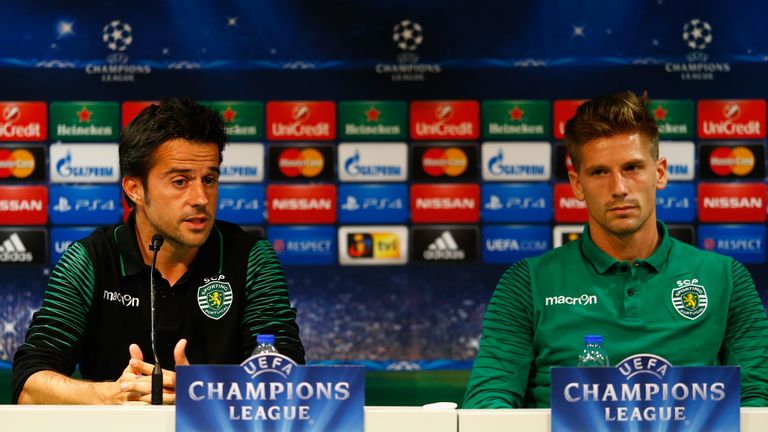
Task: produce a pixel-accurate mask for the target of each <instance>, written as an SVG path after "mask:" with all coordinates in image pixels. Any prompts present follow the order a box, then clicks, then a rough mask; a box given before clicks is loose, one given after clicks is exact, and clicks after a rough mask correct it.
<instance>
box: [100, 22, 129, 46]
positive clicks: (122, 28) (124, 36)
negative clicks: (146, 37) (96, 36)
mask: <svg viewBox="0 0 768 432" xmlns="http://www.w3.org/2000/svg"><path fill="white" fill-rule="evenodd" d="M101 40H102V41H104V43H105V44H107V48H109V49H111V50H112V51H125V50H126V48H128V46H130V45H131V42H133V35H132V34H131V25H130V24H128V23H124V22H122V21H120V20H113V21H112V22H110V23H109V24H107V25H105V26H104V29H103V30H102V36H101Z"/></svg>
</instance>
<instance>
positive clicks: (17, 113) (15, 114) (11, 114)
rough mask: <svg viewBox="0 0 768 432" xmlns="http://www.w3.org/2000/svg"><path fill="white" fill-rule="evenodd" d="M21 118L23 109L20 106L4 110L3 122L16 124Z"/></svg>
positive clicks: (12, 106) (9, 106) (11, 106)
mask: <svg viewBox="0 0 768 432" xmlns="http://www.w3.org/2000/svg"><path fill="white" fill-rule="evenodd" d="M19 117H21V109H19V107H18V105H8V106H6V107H5V108H3V120H4V121H7V122H15V121H17V120H18V119H19Z"/></svg>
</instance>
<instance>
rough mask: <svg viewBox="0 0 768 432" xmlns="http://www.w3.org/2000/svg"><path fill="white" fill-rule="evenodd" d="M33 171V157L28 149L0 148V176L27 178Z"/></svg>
mask: <svg viewBox="0 0 768 432" xmlns="http://www.w3.org/2000/svg"><path fill="white" fill-rule="evenodd" d="M34 171H35V157H34V156H33V155H32V153H31V152H30V151H29V150H24V149H17V150H9V149H0V178H8V177H11V176H13V177H16V178H19V179H23V178H27V177H29V176H30V175H32V173H33V172H34Z"/></svg>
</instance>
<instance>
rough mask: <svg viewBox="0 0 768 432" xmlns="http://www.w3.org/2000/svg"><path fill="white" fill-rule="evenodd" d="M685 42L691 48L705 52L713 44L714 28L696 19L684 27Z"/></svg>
mask: <svg viewBox="0 0 768 432" xmlns="http://www.w3.org/2000/svg"><path fill="white" fill-rule="evenodd" d="M683 40H684V41H685V42H686V43H687V44H688V47H689V48H691V49H698V50H703V49H704V48H706V47H707V45H709V44H710V43H711V42H712V26H710V25H709V23H708V22H706V21H702V20H700V19H698V18H694V19H692V20H690V21H688V22H687V23H685V25H684V26H683Z"/></svg>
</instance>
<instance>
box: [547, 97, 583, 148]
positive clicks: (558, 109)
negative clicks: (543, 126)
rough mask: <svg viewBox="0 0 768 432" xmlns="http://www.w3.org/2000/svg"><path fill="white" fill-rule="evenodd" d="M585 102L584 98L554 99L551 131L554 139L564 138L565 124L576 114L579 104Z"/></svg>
mask: <svg viewBox="0 0 768 432" xmlns="http://www.w3.org/2000/svg"><path fill="white" fill-rule="evenodd" d="M584 102H586V99H568V100H556V101H555V103H554V104H552V124H553V127H552V131H553V133H554V135H555V139H563V138H565V124H566V123H567V122H568V120H570V119H571V117H573V116H574V115H576V110H577V109H578V108H579V105H581V104H583V103H584Z"/></svg>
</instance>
